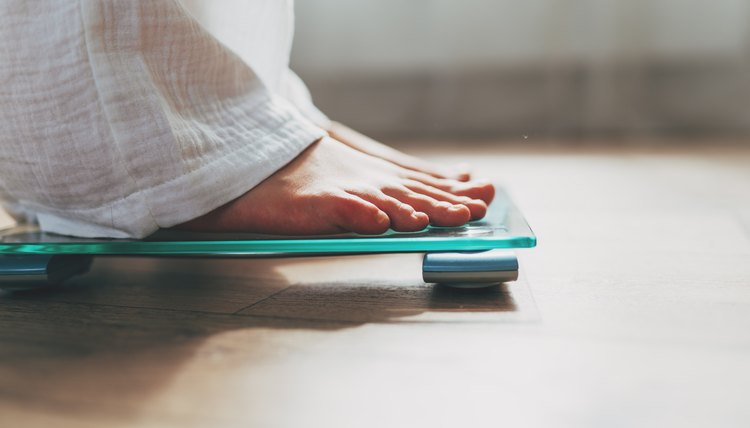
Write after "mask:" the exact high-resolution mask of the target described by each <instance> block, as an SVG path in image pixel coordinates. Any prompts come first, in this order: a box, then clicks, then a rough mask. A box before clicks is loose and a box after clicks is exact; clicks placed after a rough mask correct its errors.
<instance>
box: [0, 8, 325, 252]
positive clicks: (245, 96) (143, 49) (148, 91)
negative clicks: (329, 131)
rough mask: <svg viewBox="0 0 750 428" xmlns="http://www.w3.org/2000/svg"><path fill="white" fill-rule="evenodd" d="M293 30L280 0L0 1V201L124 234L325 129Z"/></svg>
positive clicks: (190, 213) (169, 215)
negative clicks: (297, 58) (299, 70)
mask: <svg viewBox="0 0 750 428" xmlns="http://www.w3.org/2000/svg"><path fill="white" fill-rule="evenodd" d="M222 17H223V18H222ZM222 19H243V20H245V22H244V25H232V26H226V28H234V29H238V30H240V29H244V30H241V32H240V33H231V32H228V31H226V30H223V29H222V28H224V27H222V25H221V22H222ZM292 31H293V15H292V4H291V1H284V0H224V1H219V0H211V1H207V0H206V1H199V0H193V1H188V0H184V4H181V3H179V2H178V1H177V0H127V1H119V0H68V1H59V0H34V1H28V0H4V1H3V2H1V3H0V200H2V202H3V205H4V206H5V207H6V208H7V209H8V210H9V211H10V212H11V213H13V214H14V215H16V216H23V217H26V219H27V220H36V221H38V222H39V224H40V226H41V228H42V229H43V230H46V231H51V232H57V233H63V234H68V235H77V236H92V237H93V236H99V237H101V236H106V237H118V238H122V237H135V238H139V237H143V236H146V235H148V234H150V233H152V232H154V231H155V230H157V229H158V228H162V227H170V226H173V225H176V224H179V223H182V222H184V221H187V220H190V219H193V218H195V217H198V216H200V215H202V214H205V213H207V212H209V211H211V210H213V209H214V208H216V207H219V206H221V205H223V204H225V203H227V202H229V201H231V200H233V199H235V198H237V197H238V196H240V195H242V194H243V193H245V192H247V191H248V190H250V189H251V188H252V187H254V186H255V185H257V184H258V183H260V182H261V181H262V180H264V179H265V178H266V177H268V176H269V175H271V174H272V173H273V172H275V171H276V170H278V169H279V168H281V167H282V166H283V165H285V164H286V163H288V162H289V161H290V160H292V159H293V158H294V157H295V156H297V155H298V154H299V153H300V152H301V151H302V150H304V149H305V148H306V147H307V146H308V145H309V144H311V143H312V142H314V141H315V140H317V139H319V138H320V137H322V136H323V135H325V131H324V129H323V128H324V127H326V126H327V119H326V118H325V116H324V115H323V114H322V113H320V112H319V111H318V110H317V109H315V107H314V106H313V105H312V103H311V101H310V97H309V93H308V92H307V89H306V88H305V86H304V84H303V83H302V81H301V80H299V78H298V77H297V76H296V75H294V74H293V73H292V72H291V71H290V70H289V68H288V61H289V51H290V48H291V40H292Z"/></svg>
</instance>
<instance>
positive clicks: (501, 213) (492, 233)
mask: <svg viewBox="0 0 750 428" xmlns="http://www.w3.org/2000/svg"><path fill="white" fill-rule="evenodd" d="M535 245H536V237H535V236H534V234H533V232H532V231H531V228H530V227H529V225H528V223H527V222H526V220H525V219H524V218H523V216H522V215H521V213H520V211H519V210H518V208H517V207H516V206H515V204H514V203H513V202H512V200H511V199H510V198H509V197H508V195H507V193H506V192H505V191H503V190H502V189H498V192H497V195H496V197H495V201H494V202H493V203H492V204H491V205H490V208H489V210H488V212H487V215H486V216H485V218H484V219H481V220H478V221H474V222H471V223H469V224H467V225H465V226H461V227H451V228H447V227H432V226H431V227H428V228H427V229H424V230H422V231H419V232H394V231H389V232H386V233H384V234H382V235H376V236H371V235H356V234H340V235H329V236H306V237H290V236H271V235H260V234H243V233H193V232H182V231H173V230H161V231H158V232H156V233H155V234H153V235H151V236H149V237H147V238H145V239H143V240H125V239H91V238H75V237H69V236H64V235H56V234H51V233H45V232H41V231H39V229H38V228H37V227H36V226H33V225H18V226H15V227H13V228H10V229H6V230H2V231H0V288H5V289H28V288H37V287H44V286H49V285H53V284H56V283H59V282H62V281H64V280H66V279H68V278H70V277H71V276H75V275H78V274H82V273H85V272H86V271H87V270H88V268H89V266H90V265H91V262H92V259H93V257H99V256H141V257H179V256H193V257H293V256H294V257H299V256H312V255H348V254H372V253H408V252H419V253H426V254H425V258H424V261H423V265H422V271H423V277H424V279H425V282H436V283H446V284H449V285H454V286H465V287H471V286H485V285H487V284H492V283H497V282H501V281H508V280H514V279H515V278H516V277H517V275H518V262H517V259H516V257H515V254H514V253H513V252H512V251H510V250H512V249H517V248H531V247H534V246H535Z"/></svg>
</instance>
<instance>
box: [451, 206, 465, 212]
mask: <svg viewBox="0 0 750 428" xmlns="http://www.w3.org/2000/svg"><path fill="white" fill-rule="evenodd" d="M465 208H466V207H464V206H463V205H451V207H450V208H448V209H449V210H451V211H462V210H464V209H465Z"/></svg>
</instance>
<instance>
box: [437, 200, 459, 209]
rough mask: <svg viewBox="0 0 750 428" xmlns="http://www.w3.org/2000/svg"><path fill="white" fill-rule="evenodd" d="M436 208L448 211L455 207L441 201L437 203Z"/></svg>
mask: <svg viewBox="0 0 750 428" xmlns="http://www.w3.org/2000/svg"><path fill="white" fill-rule="evenodd" d="M437 206H438V207H440V208H448V209H450V208H453V207H454V206H455V205H453V204H451V203H450V202H447V201H441V202H438V204H437Z"/></svg>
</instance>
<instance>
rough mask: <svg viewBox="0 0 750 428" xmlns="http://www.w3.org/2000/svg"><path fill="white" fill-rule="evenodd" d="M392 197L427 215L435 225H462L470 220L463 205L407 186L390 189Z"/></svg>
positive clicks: (469, 212) (468, 212)
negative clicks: (415, 190)
mask: <svg viewBox="0 0 750 428" xmlns="http://www.w3.org/2000/svg"><path fill="white" fill-rule="evenodd" d="M390 192H392V193H393V194H392V195H391V196H393V197H394V198H396V199H398V200H400V201H403V202H405V203H406V204H409V205H411V206H412V207H414V209H416V210H417V211H421V212H423V213H425V214H427V216H428V217H429V220H430V223H431V224H433V225H435V226H445V227H452V226H462V225H464V224H466V223H468V222H469V220H471V211H470V210H469V208H468V207H466V206H464V205H455V204H452V203H450V202H447V201H440V200H437V199H435V198H432V197H430V196H427V195H425V194H422V193H417V192H413V191H411V190H409V189H407V188H403V189H398V190H390Z"/></svg>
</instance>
